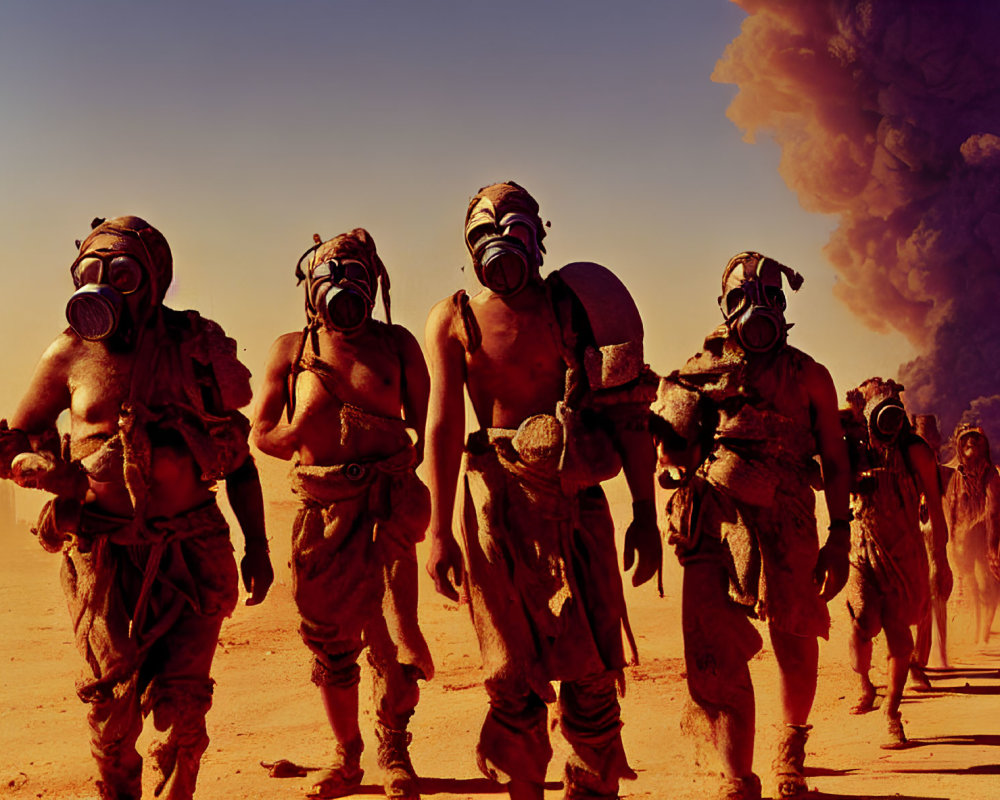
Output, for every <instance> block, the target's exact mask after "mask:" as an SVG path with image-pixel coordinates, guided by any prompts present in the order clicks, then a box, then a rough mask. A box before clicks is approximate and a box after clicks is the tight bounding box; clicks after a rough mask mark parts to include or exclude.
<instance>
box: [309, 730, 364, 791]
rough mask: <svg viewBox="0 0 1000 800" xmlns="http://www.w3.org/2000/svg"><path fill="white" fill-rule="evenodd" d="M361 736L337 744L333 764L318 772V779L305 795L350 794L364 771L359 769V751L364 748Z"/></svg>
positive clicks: (359, 781)
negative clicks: (345, 742)
mask: <svg viewBox="0 0 1000 800" xmlns="http://www.w3.org/2000/svg"><path fill="white" fill-rule="evenodd" d="M364 747H365V745H364V742H362V741H361V737H358V738H357V739H354V740H352V741H350V742H347V744H343V745H342V744H338V745H337V757H336V759H335V760H334V763H333V766H331V767H330V768H329V769H325V770H323V771H322V772H321V773H320V774H319V780H318V781H316V783H314V784H313V787H312V789H310V790H309V791H308V792H307V793H306V796H307V797H320V798H331V797H343V796H344V795H347V794H351V793H352V792H353V791H354V790H355V789H357V788H358V787H359V786H360V785H361V779H362V778H363V777H364V775H365V771H364V770H363V769H361V751H362V750H364Z"/></svg>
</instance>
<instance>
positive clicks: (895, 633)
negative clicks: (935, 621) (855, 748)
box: [883, 617, 913, 747]
mask: <svg viewBox="0 0 1000 800" xmlns="http://www.w3.org/2000/svg"><path fill="white" fill-rule="evenodd" d="M885 641H886V647H887V649H888V651H889V656H888V660H889V685H888V687H887V689H886V697H885V713H886V717H887V719H888V724H889V740H888V741H887V742H886V744H885V745H883V746H884V747H898V746H900V745H903V744H905V743H906V736H905V735H904V734H903V725H902V722H901V720H900V714H899V705H900V703H901V702H902V699H903V687H904V686H905V685H906V672H907V668H908V666H909V663H910V656H911V655H912V653H913V637H912V636H911V635H910V628H909V626H908V625H905V624H903V623H902V622H901V621H900V620H899V619H898V618H894V617H889V618H887V619H886V620H885Z"/></svg>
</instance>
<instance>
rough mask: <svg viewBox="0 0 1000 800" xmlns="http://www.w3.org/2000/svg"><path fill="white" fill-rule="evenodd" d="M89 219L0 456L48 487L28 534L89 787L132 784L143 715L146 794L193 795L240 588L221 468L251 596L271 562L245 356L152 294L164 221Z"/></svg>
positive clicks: (162, 286)
mask: <svg viewBox="0 0 1000 800" xmlns="http://www.w3.org/2000/svg"><path fill="white" fill-rule="evenodd" d="M94 226H95V227H94V228H93V230H92V231H91V233H90V235H89V236H88V237H87V238H86V239H85V240H84V241H83V243H82V244H79V243H78V247H79V255H77V257H76V258H75V259H74V261H73V263H72V265H71V267H70V274H71V275H72V278H73V284H74V285H75V286H76V292H74V293H73V295H72V297H70V300H69V304H68V305H67V307H66V316H67V318H68V320H69V324H70V327H69V328H67V329H66V330H65V331H63V333H61V334H60V335H59V336H58V337H57V338H56V340H55V341H54V342H53V343H52V345H51V346H50V347H49V349H48V350H46V351H45V354H44V355H43V356H42V358H41V361H40V362H39V364H38V367H37V369H36V371H35V375H34V377H33V378H32V380H31V384H30V385H29V387H28V391H27V392H26V393H25V395H24V399H23V400H22V401H21V404H20V406H18V409H17V411H15V412H14V415H13V416H12V417H11V419H10V429H9V430H3V431H2V433H0V469H2V470H3V475H4V476H5V477H11V478H13V479H14V480H15V481H16V482H17V483H19V484H20V485H21V486H28V487H34V488H38V489H43V490H45V491H48V492H52V493H54V494H55V495H56V497H55V499H54V500H50V501H49V503H48V504H47V505H46V506H45V508H44V509H43V511H42V513H41V516H40V517H39V520H38V526H37V529H36V533H37V534H38V537H39V539H40V541H41V543H42V545H43V547H45V548H46V549H47V550H49V551H51V552H59V551H61V552H62V554H63V572H62V582H63V589H64V591H65V594H66V598H67V601H68V603H69V610H70V616H71V618H72V620H73V625H74V629H75V633H76V643H77V647H78V648H79V650H80V652H81V653H82V654H83V656H84V658H85V659H86V662H87V668H88V669H87V674H86V676H85V678H84V679H83V680H82V681H81V682H79V683H78V684H77V691H78V693H79V694H80V697H81V699H83V700H84V701H85V702H88V703H90V704H91V708H90V713H89V715H88V719H89V722H90V728H91V751H92V752H93V754H94V758H95V759H96V760H97V767H98V771H99V773H100V778H99V780H98V782H97V791H98V795H99V796H100V797H101V798H102V800H136V799H137V798H139V797H140V795H141V794H142V758H141V757H140V756H139V754H138V753H137V752H136V748H135V744H136V739H138V737H139V734H140V733H141V732H142V727H143V724H142V723H143V717H144V716H146V715H147V714H152V717H153V727H154V728H155V729H156V731H157V734H155V741H154V743H153V745H152V746H151V748H150V756H151V758H152V759H153V767H154V769H156V771H157V772H158V774H159V779H158V782H157V787H156V795H157V797H163V798H167V799H168V800H188V798H191V797H192V796H193V795H194V791H195V782H196V779H197V776H198V767H199V763H200V760H201V756H202V754H203V753H204V752H205V750H206V748H207V747H208V741H209V740H208V735H207V733H206V730H205V714H206V712H207V711H208V709H209V708H210V707H211V705H212V685H213V681H212V678H211V675H210V671H211V666H212V658H213V656H214V654H215V648H216V644H217V643H218V639H219V628H220V626H221V625H222V621H223V619H224V618H225V617H227V616H229V614H230V613H232V611H233V609H234V607H235V606H236V601H237V596H238V585H237V573H236V563H235V561H234V559H233V548H232V545H231V544H230V540H229V529H228V527H227V525H226V520H225V518H224V517H223V516H222V512H221V511H220V510H219V508H218V506H217V505H216V502H215V493H214V491H213V489H214V485H215V483H216V482H217V481H219V480H224V481H225V483H226V493H227V495H228V497H229V501H230V504H231V506H232V508H233V511H234V513H235V514H236V519H237V521H238V522H239V525H240V527H241V528H242V530H243V535H244V537H245V539H246V555H245V556H244V558H243V561H242V562H241V564H240V569H241V571H242V573H243V582H244V585H245V586H246V588H247V590H248V591H250V592H251V597H250V599H249V600H248V601H247V602H248V604H254V603H259V602H261V601H262V600H263V599H264V597H265V595H266V594H267V591H268V588H269V587H270V585H271V581H272V579H273V573H272V571H271V562H270V558H269V557H268V546H267V537H266V536H265V533H264V504H263V499H262V497H261V489H260V479H259V478H258V475H257V468H256V466H255V465H254V462H253V459H252V458H251V456H250V451H249V448H248V445H247V435H248V433H249V430H250V426H249V423H248V422H247V419H246V417H244V416H243V415H242V414H240V412H239V411H238V410H237V409H239V408H241V407H242V406H245V405H246V404H247V403H249V402H250V373H249V372H248V371H247V369H246V368H245V367H244V366H243V365H242V364H241V363H240V362H239V361H238V360H237V357H236V343H235V342H234V341H233V340H232V339H230V338H228V337H226V335H225V333H223V331H222V329H221V328H220V327H219V326H218V325H216V324H215V323H214V322H212V321H211V320H207V319H205V318H204V317H202V316H200V315H199V314H198V313H197V312H195V311H182V312H181V311H173V310H171V309H169V308H167V307H166V306H164V305H163V297H164V294H165V293H166V291H167V287H168V286H169V285H170V280H171V277H172V275H173V262H172V258H171V254H170V248H169V247H168V246H167V242H166V239H164V238H163V235H162V234H161V233H160V232H159V231H158V230H156V229H155V228H153V227H152V226H150V225H149V224H148V223H146V222H144V221H143V220H141V219H139V218H138V217H117V218H116V219H111V220H108V221H104V220H99V219H98V220H95V221H94ZM67 410H68V412H69V434H68V435H67V436H66V437H65V440H64V441H62V442H61V441H60V437H59V432H58V431H57V429H56V421H57V420H58V419H59V416H60V414H62V413H63V412H64V411H67ZM3 427H4V428H6V424H4V425H3Z"/></svg>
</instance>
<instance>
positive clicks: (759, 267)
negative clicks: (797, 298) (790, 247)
mask: <svg viewBox="0 0 1000 800" xmlns="http://www.w3.org/2000/svg"><path fill="white" fill-rule="evenodd" d="M741 264H742V265H743V276H744V279H747V278H754V277H756V278H758V279H759V280H761V281H763V282H764V283H772V284H775V285H777V286H780V285H781V276H782V275H784V276H785V278H787V279H788V286H789V287H790V288H791V290H792V291H793V292H797V291H798V290H799V288H800V287H801V286H802V282H803V278H802V276H801V275H799V273H797V272H796V271H795V270H794V269H792V268H791V267H786V266H785V265H784V264H782V263H781V262H779V261H775V260H774V259H773V258H768V257H767V256H765V255H761V254H760V253H756V252H754V251H752V250H747V251H745V252H742V253H737V254H736V255H735V256H733V257H732V258H731V259H729V263H728V264H726V268H725V269H724V270H723V271H722V294H723V296H725V294H726V282H727V281H728V280H729V276H730V275H731V274H732V272H733V270H735V269H736V268H737V267H738V266H740V265H741Z"/></svg>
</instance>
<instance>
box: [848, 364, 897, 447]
mask: <svg viewBox="0 0 1000 800" xmlns="http://www.w3.org/2000/svg"><path fill="white" fill-rule="evenodd" d="M902 391H903V386H902V385H901V384H899V383H896V381H894V380H891V379H886V378H869V379H868V380H866V381H865V382H864V383H862V384H861V385H860V386H858V388H857V389H852V390H851V391H849V392H848V393H847V401H848V403H850V405H851V407H852V408H853V409H854V413H855V415H856V418H857V419H858V420H859V421H861V420H863V422H864V427H865V429H866V431H867V434H868V443H869V444H870V446H872V447H875V448H885V447H889V446H891V445H893V444H895V443H896V442H897V441H898V440H899V438H900V436H901V435H902V433H903V432H904V431H905V430H907V429H909V428H910V420H909V418H908V417H907V416H906V409H905V408H904V407H903V401H902V400H901V399H900V396H899V395H900V392H902Z"/></svg>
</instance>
